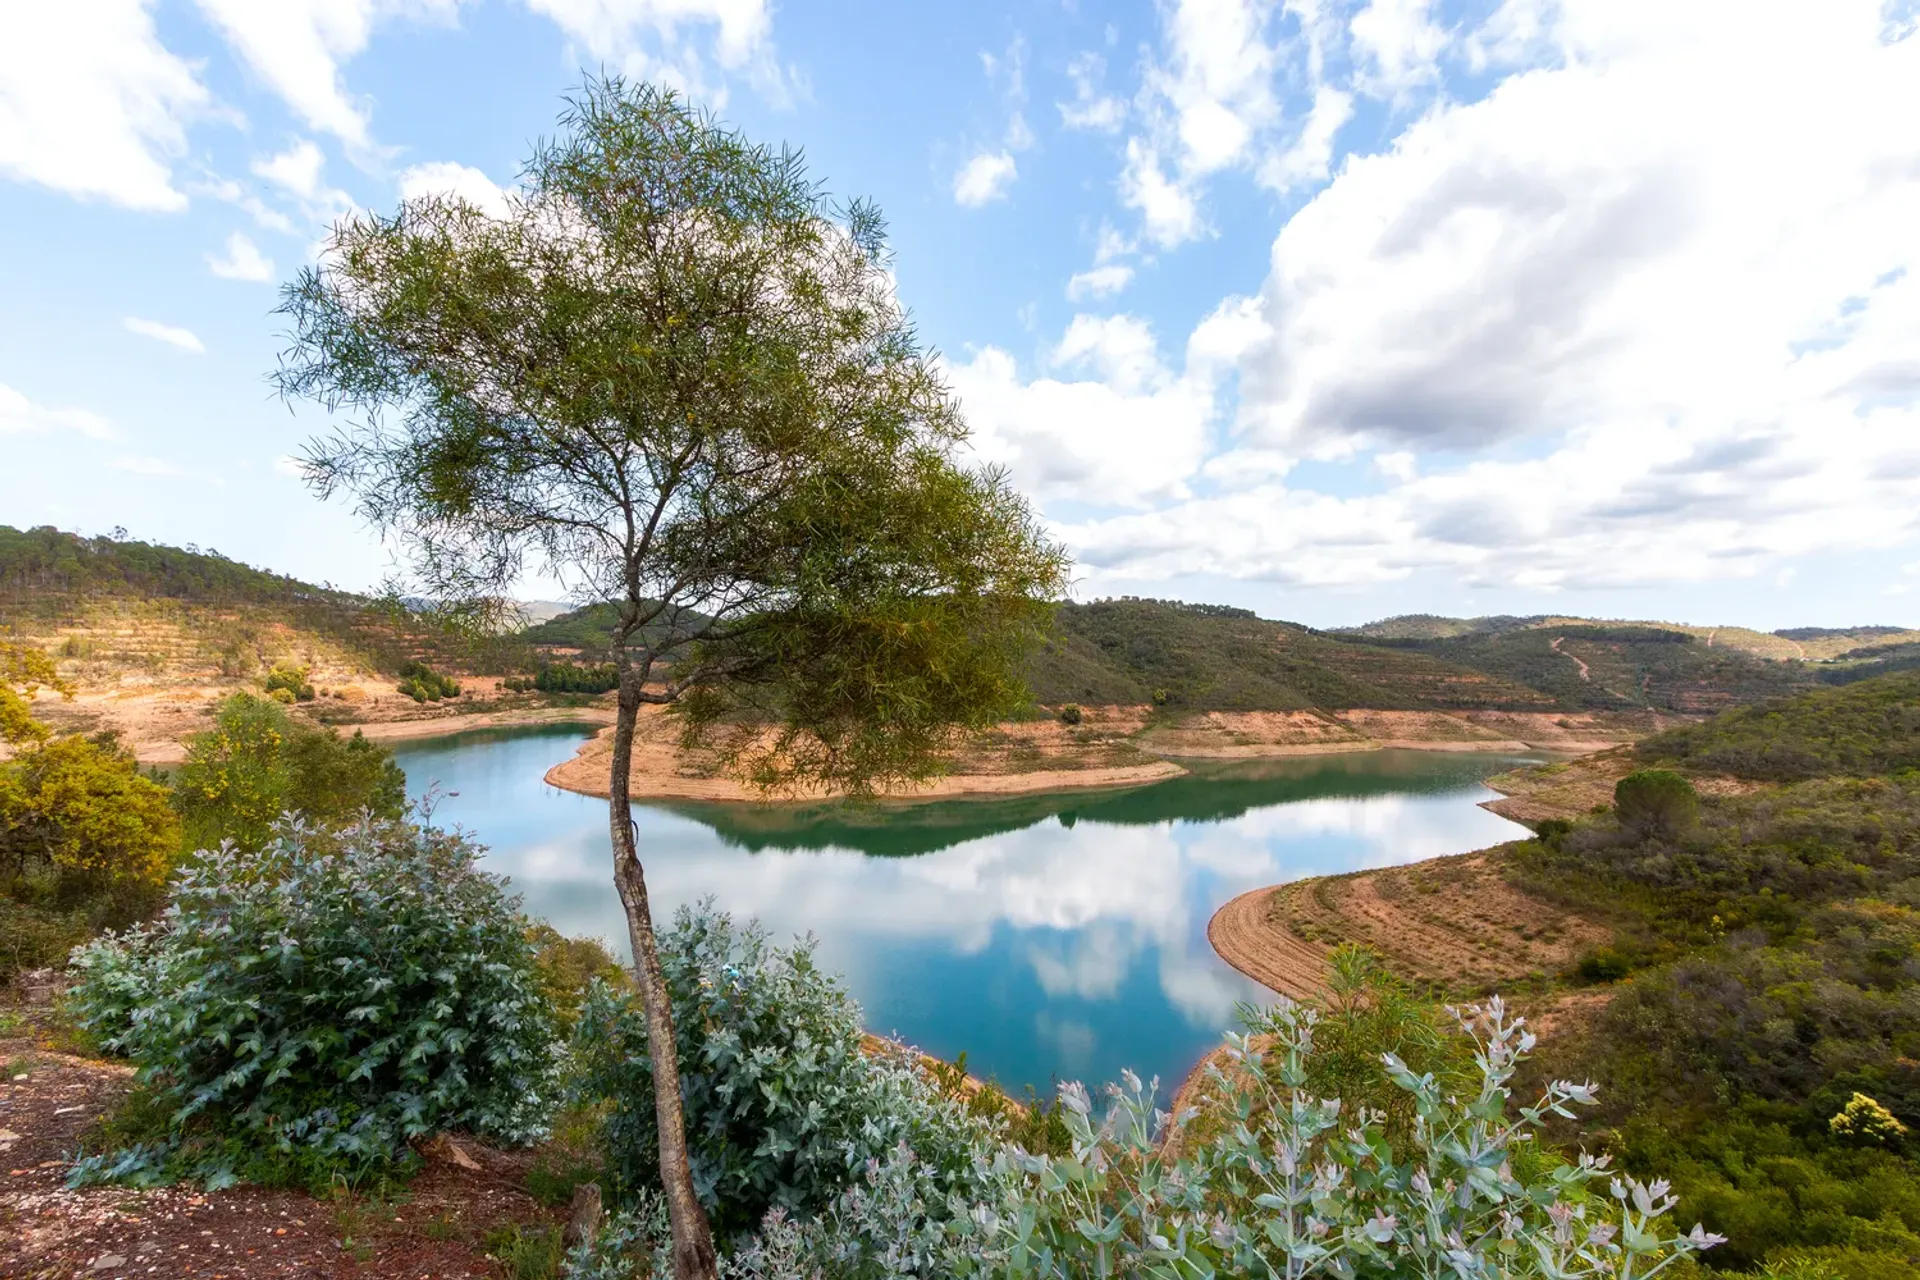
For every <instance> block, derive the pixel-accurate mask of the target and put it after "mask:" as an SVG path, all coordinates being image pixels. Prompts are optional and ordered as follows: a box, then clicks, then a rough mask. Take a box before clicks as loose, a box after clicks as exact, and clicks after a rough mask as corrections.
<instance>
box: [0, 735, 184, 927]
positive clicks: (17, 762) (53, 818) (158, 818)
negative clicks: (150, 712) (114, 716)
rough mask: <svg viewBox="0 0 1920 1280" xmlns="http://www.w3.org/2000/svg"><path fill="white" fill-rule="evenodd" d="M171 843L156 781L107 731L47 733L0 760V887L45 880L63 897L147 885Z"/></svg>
mask: <svg viewBox="0 0 1920 1280" xmlns="http://www.w3.org/2000/svg"><path fill="white" fill-rule="evenodd" d="M179 848H180V823H179V820H178V819H177V818H175V817H174V815H173V811H172V808H171V807H170V805H169V804H168V799H167V792H166V790H165V788H163V787H160V786H158V785H156V784H155V783H154V782H152V781H151V780H150V779H147V778H145V777H142V776H141V775H140V772H139V770H138V768H137V766H136V765H135V763H134V759H133V755H132V753H131V752H129V751H127V750H126V749H124V748H123V747H121V746H120V744H119V741H118V739H117V738H115V737H114V736H113V735H112V734H103V735H100V736H97V737H91V738H89V737H82V736H80V735H78V734H74V735H69V736H67V737H62V738H54V739H52V740H50V741H47V742H42V743H38V744H36V745H32V746H29V747H28V748H27V749H26V750H23V751H21V752H20V753H19V754H18V755H17V756H15V757H14V758H13V759H12V760H9V761H6V762H4V763H0V887H4V886H7V885H14V886H19V885H20V884H21V882H24V881H34V880H43V881H51V882H53V883H55V884H56V885H57V886H60V892H61V894H62V896H63V897H69V898H70V897H71V892H70V891H75V890H77V891H79V892H83V893H84V892H90V891H97V890H106V889H109V888H112V887H114V886H122V885H124V886H132V887H136V888H137V887H140V886H146V887H153V886H157V885H158V884H160V883H161V882H162V881H163V880H164V879H165V878H166V874H167V871H168V869H169V868H170V867H171V865H172V861H173V858H174V855H175V854H177V853H178V852H179ZM15 892H16V894H17V893H18V888H16V889H15Z"/></svg>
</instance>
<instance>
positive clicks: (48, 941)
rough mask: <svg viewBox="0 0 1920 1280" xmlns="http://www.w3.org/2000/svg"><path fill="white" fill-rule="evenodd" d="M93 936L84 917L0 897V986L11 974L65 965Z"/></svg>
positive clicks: (82, 914)
mask: <svg viewBox="0 0 1920 1280" xmlns="http://www.w3.org/2000/svg"><path fill="white" fill-rule="evenodd" d="M92 933H93V926H92V925H91V924H90V923H89V922H88V920H87V914H86V912H84V911H81V910H68V911H63V910H60V909H59V908H57V907H54V906H51V905H48V904H45V903H42V902H36V901H26V902H22V901H19V900H18V899H16V898H15V897H13V896H11V895H8V894H0V984H5V983H8V982H11V981H12V980H13V977H14V975H15V974H19V973H24V972H26V971H27V970H29V969H44V968H50V967H56V966H59V965H62V964H65V963H66V959H67V954H68V953H69V952H71V951H72V950H73V949H74V948H75V947H77V946H79V945H80V944H81V943H82V942H85V941H86V940H87V938H88V937H89V936H91V935H92Z"/></svg>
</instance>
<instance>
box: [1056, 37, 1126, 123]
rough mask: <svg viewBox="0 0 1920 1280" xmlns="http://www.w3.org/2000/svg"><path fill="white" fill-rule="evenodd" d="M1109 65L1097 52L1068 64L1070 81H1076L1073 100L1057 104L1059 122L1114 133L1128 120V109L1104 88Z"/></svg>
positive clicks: (1079, 56) (1085, 54)
mask: <svg viewBox="0 0 1920 1280" xmlns="http://www.w3.org/2000/svg"><path fill="white" fill-rule="evenodd" d="M1106 73H1107V62H1106V59H1105V58H1102V57H1101V56H1100V55H1099V54H1097V53H1082V54H1077V55H1075V57H1074V58H1073V60H1072V61H1071V62H1069V63H1067V79H1069V80H1071V81H1072V82H1073V101H1072V102H1061V103H1056V104H1055V105H1056V106H1058V107H1059V108H1060V123H1062V124H1064V125H1066V127H1067V128H1069V129H1094V130H1097V131H1099V132H1101V133H1111V132H1113V131H1114V130H1116V129H1118V128H1119V127H1120V125H1121V122H1122V121H1124V120H1125V119H1126V114H1127V107H1126V104H1125V103H1124V102H1122V101H1121V100H1120V99H1119V98H1118V97H1116V96H1114V95H1113V94H1111V93H1108V92H1107V91H1106V89H1105V88H1104V87H1103V84H1102V82H1103V80H1104V79H1105V77H1106Z"/></svg>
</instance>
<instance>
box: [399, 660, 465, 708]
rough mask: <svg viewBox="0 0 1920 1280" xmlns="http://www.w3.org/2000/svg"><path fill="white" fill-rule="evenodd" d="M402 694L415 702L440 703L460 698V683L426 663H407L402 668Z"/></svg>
mask: <svg viewBox="0 0 1920 1280" xmlns="http://www.w3.org/2000/svg"><path fill="white" fill-rule="evenodd" d="M400 692H401V693H404V694H406V695H407V696H408V697H409V698H412V699H413V700H414V701H415V702H438V701H440V700H441V699H442V698H457V697H459V696H460V683H459V682H458V681H457V680H455V679H454V678H453V677H452V676H448V675H442V674H441V673H440V672H437V671H435V670H434V669H433V668H432V667H429V666H428V665H427V664H426V663H424V662H406V663H402V664H401V666H400Z"/></svg>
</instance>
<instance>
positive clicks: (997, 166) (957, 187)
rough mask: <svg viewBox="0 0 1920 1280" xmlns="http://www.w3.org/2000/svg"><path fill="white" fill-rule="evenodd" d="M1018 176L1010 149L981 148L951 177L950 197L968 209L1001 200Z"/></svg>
mask: <svg viewBox="0 0 1920 1280" xmlns="http://www.w3.org/2000/svg"><path fill="white" fill-rule="evenodd" d="M1018 175H1019V170H1018V169H1017V168H1016V167H1015V166H1014V163H1013V153H1012V152H1010V151H982V152H981V153H980V154H979V155H977V156H975V157H974V158H973V159H971V160H969V161H967V162H966V163H965V164H963V165H961V166H960V172H958V173H956V174H955V175H954V176H953V198H954V199H955V200H956V201H958V202H959V203H960V204H962V205H964V206H966V207H967V208H969V209H977V208H979V207H980V206H981V205H983V204H988V203H991V202H992V201H995V200H999V199H1002V198H1003V197H1005V195H1006V194H1007V188H1009V187H1011V186H1012V185H1013V180H1014V178H1015V177H1017V176H1018Z"/></svg>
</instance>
